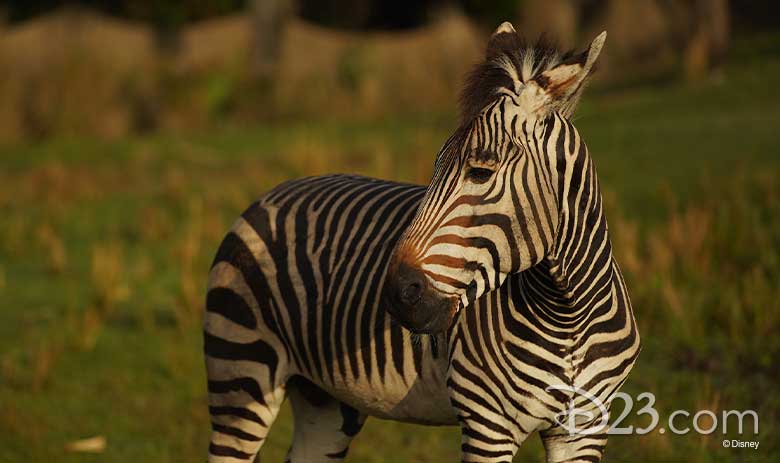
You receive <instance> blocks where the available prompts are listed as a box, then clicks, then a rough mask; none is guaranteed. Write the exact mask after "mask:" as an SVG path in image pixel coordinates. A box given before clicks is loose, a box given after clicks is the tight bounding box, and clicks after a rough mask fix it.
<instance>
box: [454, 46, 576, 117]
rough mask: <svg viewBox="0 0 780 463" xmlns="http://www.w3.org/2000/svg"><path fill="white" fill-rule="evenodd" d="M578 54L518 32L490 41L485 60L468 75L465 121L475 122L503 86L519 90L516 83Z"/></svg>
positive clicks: (463, 104)
mask: <svg viewBox="0 0 780 463" xmlns="http://www.w3.org/2000/svg"><path fill="white" fill-rule="evenodd" d="M574 55H575V54H574V51H573V50H571V51H567V52H562V51H560V50H559V49H558V47H557V46H556V45H555V42H554V41H551V40H549V39H548V38H547V37H545V36H542V37H540V38H539V39H538V40H537V41H536V42H535V43H531V42H528V41H526V40H525V39H524V38H523V37H522V36H521V35H520V34H518V33H517V32H501V33H498V34H495V35H494V36H493V37H491V38H490V42H489V43H488V46H487V52H486V57H485V60H484V61H483V62H482V63H480V64H478V65H476V66H475V67H474V69H472V71H471V72H470V73H469V74H468V76H467V78H466V84H465V86H464V87H463V90H462V91H461V94H460V113H461V122H463V123H465V122H468V121H470V120H472V119H474V118H475V117H476V116H477V115H478V114H479V113H480V112H481V111H482V109H484V108H485V106H487V105H489V104H490V103H492V102H493V101H494V100H495V99H496V98H497V94H496V91H497V90H498V89H500V88H502V87H506V88H509V89H514V88H515V82H516V81H519V82H521V83H525V82H528V81H530V80H533V79H535V78H537V77H539V75H540V74H541V73H542V72H544V71H547V70H548V69H551V68H553V67H555V66H557V65H558V64H561V63H564V62H567V61H569V60H571V59H572V57H574Z"/></svg>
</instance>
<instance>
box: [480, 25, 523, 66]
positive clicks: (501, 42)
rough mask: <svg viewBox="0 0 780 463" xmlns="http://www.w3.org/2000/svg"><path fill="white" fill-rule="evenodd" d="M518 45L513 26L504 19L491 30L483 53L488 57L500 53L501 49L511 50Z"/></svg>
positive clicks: (518, 41) (518, 39)
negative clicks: (491, 32)
mask: <svg viewBox="0 0 780 463" xmlns="http://www.w3.org/2000/svg"><path fill="white" fill-rule="evenodd" d="M519 47H520V38H519V37H518V35H517V32H516V31H515V28H514V26H512V23H510V22H509V21H504V22H502V23H501V25H500V26H498V27H497V28H496V30H495V31H493V34H492V35H491V36H490V40H488V44H487V50H486V52H485V55H486V56H487V58H488V59H490V58H491V57H493V56H496V55H498V54H501V53H502V50H506V49H509V50H512V49H517V48H519Z"/></svg>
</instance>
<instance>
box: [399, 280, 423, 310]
mask: <svg viewBox="0 0 780 463" xmlns="http://www.w3.org/2000/svg"><path fill="white" fill-rule="evenodd" d="M421 296H422V285H421V284H420V283H419V282H413V283H409V284H408V285H406V287H404V288H403V289H402V290H401V302H403V303H404V304H406V305H415V304H417V302H418V301H419V300H420V297H421Z"/></svg>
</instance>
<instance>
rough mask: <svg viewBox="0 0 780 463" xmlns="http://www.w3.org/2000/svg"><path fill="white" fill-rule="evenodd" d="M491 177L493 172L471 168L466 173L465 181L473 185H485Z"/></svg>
mask: <svg viewBox="0 0 780 463" xmlns="http://www.w3.org/2000/svg"><path fill="white" fill-rule="evenodd" d="M492 176H493V171H492V170H490V169H485V168H484V167H471V168H469V170H468V171H466V180H468V181H470V182H474V183H485V182H487V181H488V180H490V177H492Z"/></svg>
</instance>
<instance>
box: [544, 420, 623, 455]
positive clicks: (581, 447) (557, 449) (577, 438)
mask: <svg viewBox="0 0 780 463" xmlns="http://www.w3.org/2000/svg"><path fill="white" fill-rule="evenodd" d="M582 431H584V429H583V430H581V432H578V433H575V434H570V433H569V432H568V431H566V430H564V429H561V428H559V427H556V428H552V429H548V430H546V431H542V432H540V436H541V437H542V442H543V443H544V448H545V450H546V451H547V463H564V462H565V463H593V462H599V461H601V458H602V457H603V455H604V447H605V446H606V445H607V433H606V430H603V432H596V433H593V434H588V433H587V431H585V432H582Z"/></svg>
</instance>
